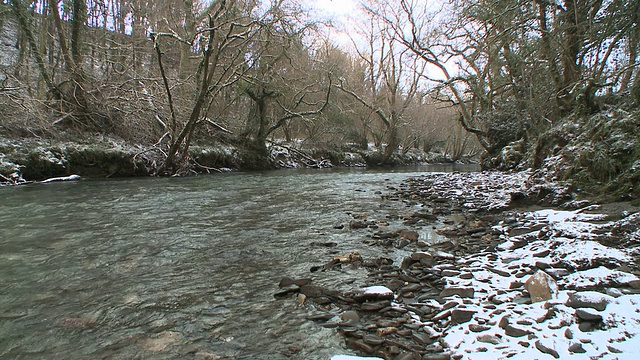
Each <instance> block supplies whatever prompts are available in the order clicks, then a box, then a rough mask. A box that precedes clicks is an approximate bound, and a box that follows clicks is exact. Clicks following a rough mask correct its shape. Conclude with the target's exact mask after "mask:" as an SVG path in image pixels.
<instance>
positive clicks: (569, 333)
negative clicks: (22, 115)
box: [564, 328, 573, 340]
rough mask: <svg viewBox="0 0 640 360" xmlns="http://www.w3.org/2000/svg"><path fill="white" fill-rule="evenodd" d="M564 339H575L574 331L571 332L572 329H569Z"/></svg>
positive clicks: (565, 332)
mask: <svg viewBox="0 0 640 360" xmlns="http://www.w3.org/2000/svg"><path fill="white" fill-rule="evenodd" d="M564 337H565V338H567V339H569V340H571V339H573V331H571V329H569V328H567V329H566V330H565V331H564Z"/></svg>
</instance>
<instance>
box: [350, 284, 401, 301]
mask: <svg viewBox="0 0 640 360" xmlns="http://www.w3.org/2000/svg"><path fill="white" fill-rule="evenodd" d="M353 299H354V300H355V301H357V302H365V301H379V300H392V299H393V291H391V289H389V288H387V287H385V286H369V287H366V288H364V289H362V290H361V292H359V293H357V294H356V295H355V296H354V297H353Z"/></svg>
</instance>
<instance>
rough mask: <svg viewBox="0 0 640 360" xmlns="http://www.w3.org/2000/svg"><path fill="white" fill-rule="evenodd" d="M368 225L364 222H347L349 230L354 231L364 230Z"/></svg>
mask: <svg viewBox="0 0 640 360" xmlns="http://www.w3.org/2000/svg"><path fill="white" fill-rule="evenodd" d="M368 226H369V225H368V224H367V223H366V222H364V221H358V220H354V221H351V222H349V228H350V229H353V230H356V229H366V228H367V227H368Z"/></svg>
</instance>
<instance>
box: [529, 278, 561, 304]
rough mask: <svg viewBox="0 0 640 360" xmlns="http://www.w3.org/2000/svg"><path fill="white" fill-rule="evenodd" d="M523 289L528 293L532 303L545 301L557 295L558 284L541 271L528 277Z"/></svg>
mask: <svg viewBox="0 0 640 360" xmlns="http://www.w3.org/2000/svg"><path fill="white" fill-rule="evenodd" d="M524 287H525V289H527V291H528V292H529V296H530V297H531V302H532V303H536V302H540V301H547V300H550V299H552V298H555V297H557V295H558V284H557V283H556V281H555V280H554V279H553V278H552V277H551V276H549V275H548V274H547V273H545V272H544V271H542V270H538V271H536V273H535V274H533V275H532V276H531V277H529V279H527V281H526V282H525V283H524Z"/></svg>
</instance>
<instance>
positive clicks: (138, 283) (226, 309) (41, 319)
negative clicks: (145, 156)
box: [0, 166, 476, 359]
mask: <svg viewBox="0 0 640 360" xmlns="http://www.w3.org/2000/svg"><path fill="white" fill-rule="evenodd" d="M453 170H460V171H470V170H476V168H475V167H452V166H430V167H422V168H413V169H403V170H397V171H386V172H381V171H375V170H364V169H338V170H313V171H309V170H281V171H271V172H262V173H231V174H219V175H212V176H198V177H191V178H170V179H169V178H160V179H156V178H144V179H142V178H135V179H119V180H83V181H79V182H73V183H51V184H32V185H27V186H20V187H9V188H2V189H0V358H1V359H329V358H331V356H332V355H334V354H338V353H350V351H349V350H347V349H345V348H344V346H343V344H342V342H341V339H340V337H339V336H337V334H336V331H335V330H333V329H325V328H322V327H320V326H318V325H316V324H314V323H313V322H311V321H309V320H306V319H305V317H306V316H307V315H308V314H309V313H310V310H309V309H306V308H305V307H304V305H299V304H298V303H297V302H296V301H294V300H293V299H284V300H276V299H275V298H274V297H273V294H274V293H275V292H276V291H277V290H278V287H277V284H278V282H279V281H280V279H281V278H282V277H284V276H291V277H296V278H300V277H311V278H313V279H314V280H313V281H314V283H315V284H317V285H323V286H327V287H330V288H333V289H338V290H350V289H356V288H358V287H360V286H363V285H364V280H365V278H366V276H365V272H364V270H345V271H342V272H340V271H329V272H314V273H311V272H310V271H309V269H310V267H311V266H314V265H322V264H324V263H326V262H328V261H329V260H331V259H332V258H333V256H335V255H336V254H348V253H350V252H352V251H359V252H360V253H361V254H362V255H363V257H364V258H365V259H367V258H371V257H377V256H379V255H383V254H381V253H380V252H381V251H383V250H381V249H379V248H371V247H368V246H366V245H364V244H362V240H364V239H366V238H367V231H366V230H359V231H351V230H349V229H348V226H346V227H345V228H344V229H336V228H334V227H335V226H336V225H340V224H343V225H346V224H348V222H349V221H350V220H351V219H352V217H351V215H350V213H355V214H365V215H367V216H368V217H369V218H370V219H380V218H382V219H384V218H386V217H387V216H388V215H389V214H392V215H393V214H394V212H395V213H397V212H398V211H402V210H401V209H400V208H399V207H398V204H397V203H394V202H388V203H387V202H385V201H383V200H382V199H381V196H380V193H379V192H384V191H385V190H386V188H387V186H397V185H398V184H399V183H400V182H401V181H402V180H403V179H405V178H407V177H408V176H414V175H419V174H421V173H423V172H424V171H453ZM399 215H401V214H399ZM421 236H422V237H423V239H426V240H432V237H433V236H434V235H433V234H432V233H431V232H429V231H428V230H425V231H424V232H423V233H422V234H421ZM326 243H336V244H337V245H336V246H334V247H328V246H322V245H321V244H326ZM386 255H387V256H390V257H392V258H398V257H399V256H400V255H399V253H394V254H386Z"/></svg>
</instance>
